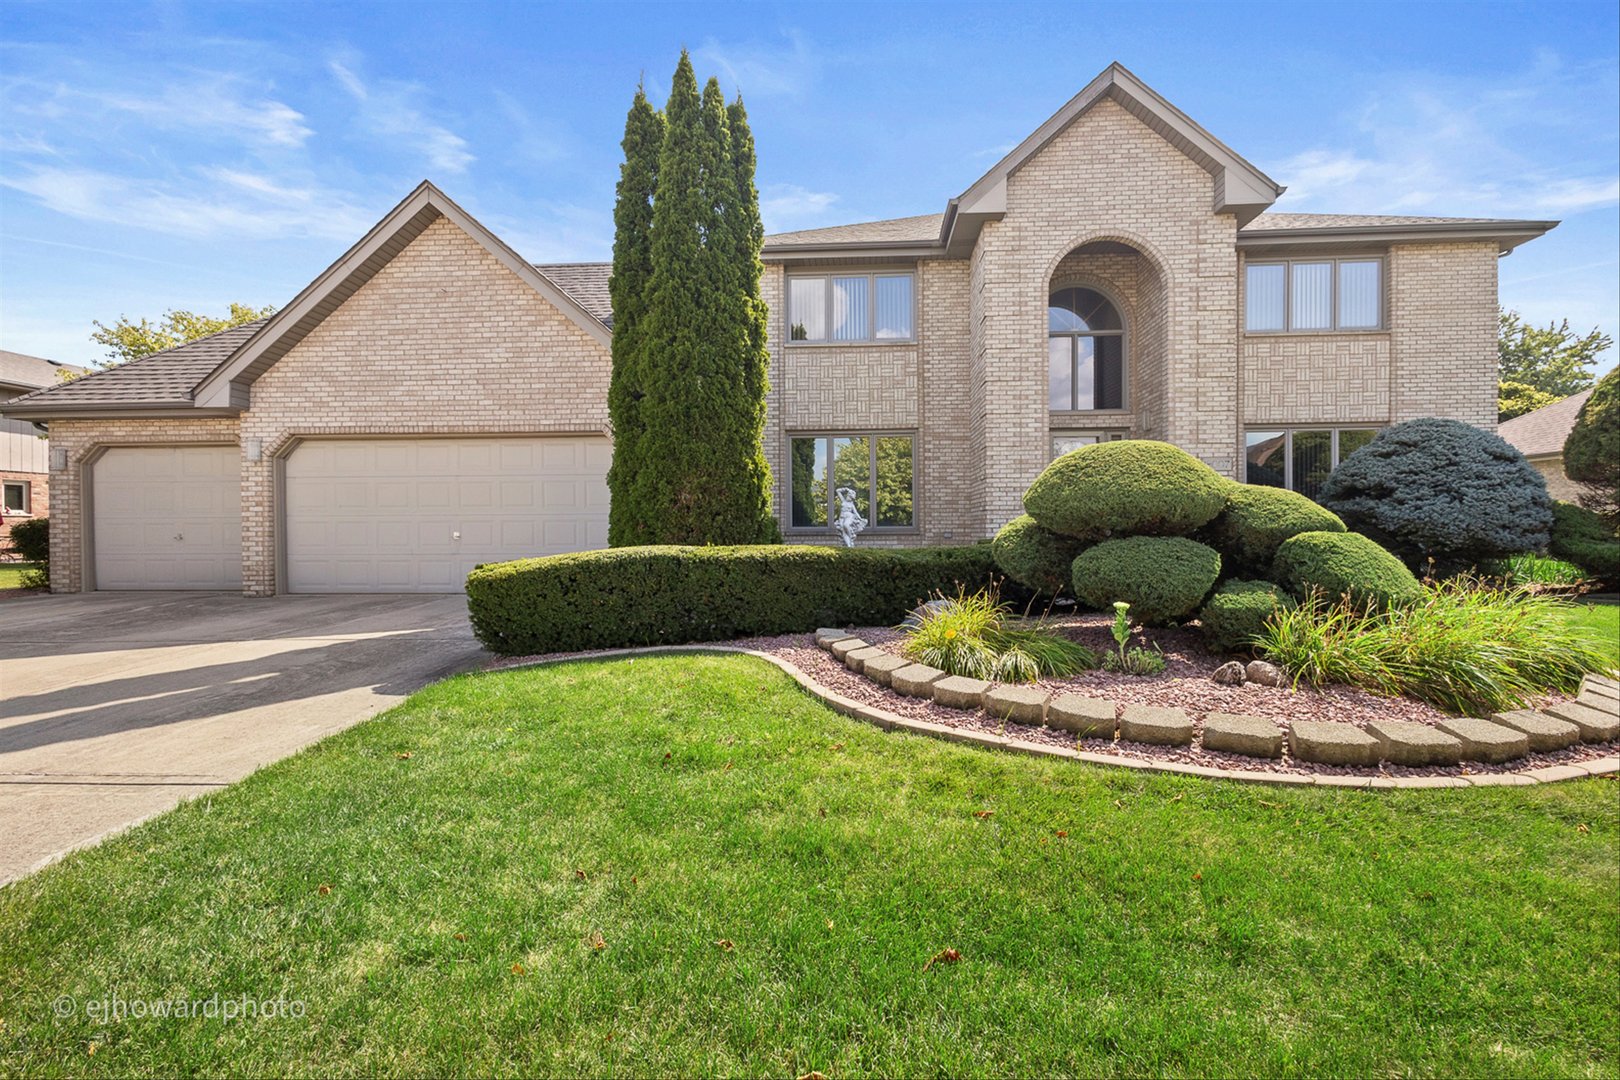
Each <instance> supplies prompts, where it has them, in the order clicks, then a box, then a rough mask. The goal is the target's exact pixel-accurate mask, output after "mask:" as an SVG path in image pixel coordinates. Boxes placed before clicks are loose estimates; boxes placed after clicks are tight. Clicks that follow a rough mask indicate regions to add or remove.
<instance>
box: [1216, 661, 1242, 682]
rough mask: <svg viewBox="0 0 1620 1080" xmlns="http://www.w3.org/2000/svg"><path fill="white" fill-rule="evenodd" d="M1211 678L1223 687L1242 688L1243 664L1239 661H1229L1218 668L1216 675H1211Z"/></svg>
mask: <svg viewBox="0 0 1620 1080" xmlns="http://www.w3.org/2000/svg"><path fill="white" fill-rule="evenodd" d="M1210 678H1211V679H1214V680H1215V681H1216V682H1218V683H1220V684H1221V685H1222V686H1242V685H1243V664H1242V663H1241V662H1240V661H1237V660H1228V661H1227V662H1226V663H1224V664H1222V665H1221V666H1220V667H1218V668H1216V669H1215V674H1213V675H1211V676H1210Z"/></svg>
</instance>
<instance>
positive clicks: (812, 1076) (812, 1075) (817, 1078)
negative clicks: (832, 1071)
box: [799, 1069, 827, 1080]
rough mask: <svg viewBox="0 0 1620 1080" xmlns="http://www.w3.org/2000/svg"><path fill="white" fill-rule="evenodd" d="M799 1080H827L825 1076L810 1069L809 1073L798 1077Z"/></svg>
mask: <svg viewBox="0 0 1620 1080" xmlns="http://www.w3.org/2000/svg"><path fill="white" fill-rule="evenodd" d="M799 1080H827V1074H826V1073H823V1072H818V1071H817V1070H815V1069H811V1070H810V1071H809V1072H807V1073H805V1074H804V1075H803V1076H801V1077H799Z"/></svg>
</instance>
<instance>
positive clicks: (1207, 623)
mask: <svg viewBox="0 0 1620 1080" xmlns="http://www.w3.org/2000/svg"><path fill="white" fill-rule="evenodd" d="M1294 606H1295V604H1294V598H1293V597H1291V596H1289V595H1288V594H1287V593H1286V592H1284V591H1283V590H1282V589H1280V588H1278V587H1277V586H1276V585H1273V584H1272V583H1271V582H1269V581H1228V582H1227V583H1226V584H1225V585H1222V586H1221V587H1220V589H1219V590H1217V591H1216V593H1215V595H1214V596H1211V597H1210V598H1209V600H1208V602H1206V603H1205V604H1204V608H1203V610H1202V611H1200V612H1199V613H1198V624H1199V626H1201V627H1202V628H1203V631H1204V640H1205V641H1207V642H1209V644H1210V647H1211V648H1213V649H1218V650H1220V651H1221V652H1244V651H1247V650H1248V649H1249V648H1250V647H1251V646H1252V645H1253V643H1254V639H1255V636H1256V635H1257V634H1259V633H1260V631H1261V630H1262V629H1263V628H1264V627H1265V625H1266V620H1267V619H1269V618H1271V616H1272V614H1273V613H1274V612H1277V611H1279V610H1282V609H1285V608H1292V607H1294Z"/></svg>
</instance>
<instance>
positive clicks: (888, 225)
mask: <svg viewBox="0 0 1620 1080" xmlns="http://www.w3.org/2000/svg"><path fill="white" fill-rule="evenodd" d="M944 224H945V215H944V214H918V215H917V216H915V217H903V218H887V219H885V220H883V221H863V222H859V223H857V224H854V225H831V226H828V227H827V228H824V229H800V230H798V231H797V232H782V233H772V234H771V235H769V236H767V237H766V238H765V247H766V250H769V249H770V248H773V247H779V246H788V245H792V244H870V243H891V244H924V243H929V242H931V241H934V240H938V239H939V230H940V227H941V226H942V225H944Z"/></svg>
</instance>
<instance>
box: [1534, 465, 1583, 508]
mask: <svg viewBox="0 0 1620 1080" xmlns="http://www.w3.org/2000/svg"><path fill="white" fill-rule="evenodd" d="M1530 464H1531V465H1533V466H1535V469H1536V471H1537V472H1539V473H1540V474H1541V475H1542V477H1543V478H1544V479H1545V480H1546V481H1547V494H1549V495H1551V496H1552V497H1553V498H1555V499H1558V500H1560V501H1562V502H1579V501H1580V498H1581V496H1582V495H1583V494H1585V493H1586V491H1587V487H1586V485H1585V484H1582V483H1579V482H1577V481H1575V480H1571V479H1570V478H1569V477H1567V476H1565V475H1564V455H1563V454H1555V455H1553V456H1551V457H1534V458H1531V459H1530Z"/></svg>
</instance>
